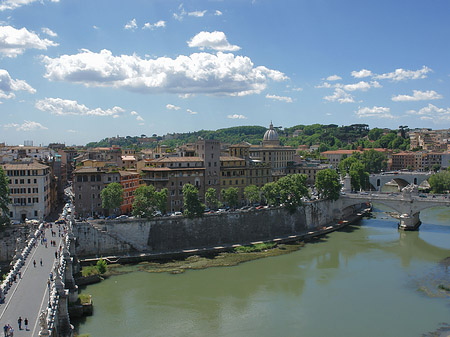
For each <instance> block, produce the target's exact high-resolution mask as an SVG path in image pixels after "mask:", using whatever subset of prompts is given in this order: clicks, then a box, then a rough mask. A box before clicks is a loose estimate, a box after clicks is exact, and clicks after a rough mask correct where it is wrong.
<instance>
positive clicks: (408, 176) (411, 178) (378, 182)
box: [369, 171, 432, 191]
mask: <svg viewBox="0 0 450 337" xmlns="http://www.w3.org/2000/svg"><path fill="white" fill-rule="evenodd" d="M431 175H432V173H431V172H402V171H399V172H383V173H378V174H371V175H370V176H369V182H370V184H371V185H372V186H373V188H374V189H375V190H376V191H381V188H382V187H383V186H384V185H385V184H386V183H388V182H390V181H392V180H394V181H395V182H396V183H397V184H398V186H399V188H400V190H401V189H402V188H404V187H406V186H407V185H420V184H421V183H422V182H424V181H425V180H427V179H428V178H430V177H431Z"/></svg>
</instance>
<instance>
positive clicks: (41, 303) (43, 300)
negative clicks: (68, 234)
mask: <svg viewBox="0 0 450 337" xmlns="http://www.w3.org/2000/svg"><path fill="white" fill-rule="evenodd" d="M53 230H54V231H56V237H51V230H50V228H48V229H46V230H45V237H46V238H47V248H45V245H42V244H41V243H40V240H38V245H37V247H35V248H33V249H32V251H31V253H30V255H29V256H28V258H27V260H26V261H25V264H24V265H23V266H22V269H21V270H20V271H21V273H22V278H21V279H17V282H15V283H14V285H13V286H12V287H11V289H9V291H8V294H7V295H6V298H5V302H4V303H2V304H0V329H1V331H0V333H1V335H0V336H3V327H4V326H5V324H10V325H11V326H12V327H13V328H14V337H19V336H32V337H37V336H39V329H40V327H39V322H38V321H39V319H38V317H39V313H40V312H41V310H43V309H44V308H46V307H47V306H48V297H49V293H48V287H47V280H48V278H49V275H50V272H51V270H52V267H53V262H54V260H55V252H56V250H57V249H58V247H59V244H60V242H61V237H58V228H57V227H56V225H53ZM50 240H54V241H56V247H51V245H50ZM41 258H42V266H41V265H40V260H41ZM33 261H36V267H34V265H33ZM19 316H21V317H22V330H19V326H18V324H17V319H18V318H19ZM25 318H28V330H25V327H24V322H23V321H24V320H25Z"/></svg>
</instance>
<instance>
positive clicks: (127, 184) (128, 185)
mask: <svg viewBox="0 0 450 337" xmlns="http://www.w3.org/2000/svg"><path fill="white" fill-rule="evenodd" d="M119 174H120V185H122V188H123V202H122V205H121V206H120V210H121V214H129V213H131V212H132V211H133V202H134V191H135V190H136V189H137V188H138V187H139V173H137V172H132V171H119Z"/></svg>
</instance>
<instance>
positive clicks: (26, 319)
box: [23, 317, 28, 331]
mask: <svg viewBox="0 0 450 337" xmlns="http://www.w3.org/2000/svg"><path fill="white" fill-rule="evenodd" d="M23 322H24V323H25V331H28V318H26V317H25V320H24V321H23Z"/></svg>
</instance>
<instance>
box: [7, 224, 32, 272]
mask: <svg viewBox="0 0 450 337" xmlns="http://www.w3.org/2000/svg"><path fill="white" fill-rule="evenodd" d="M29 233H30V226H29V225H27V226H18V225H12V226H9V227H7V228H5V229H4V230H3V231H1V232H0V264H2V265H3V266H5V265H8V264H9V263H10V262H11V261H12V259H13V257H14V254H15V253H16V247H17V248H18V249H19V250H20V251H21V249H22V248H23V247H25V243H26V240H27V237H28V234H29ZM18 239H19V241H18ZM2 271H3V270H2Z"/></svg>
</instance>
